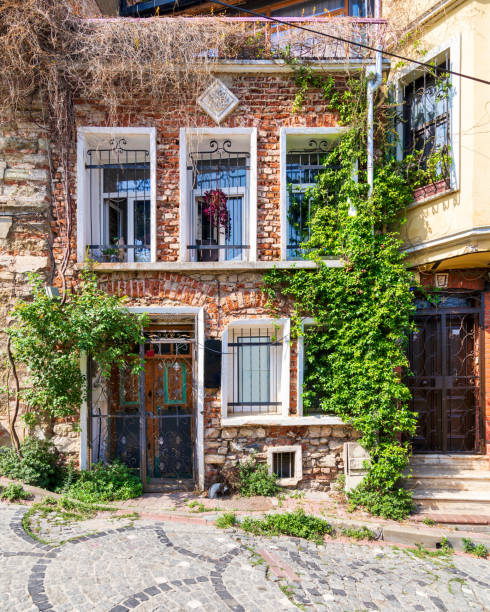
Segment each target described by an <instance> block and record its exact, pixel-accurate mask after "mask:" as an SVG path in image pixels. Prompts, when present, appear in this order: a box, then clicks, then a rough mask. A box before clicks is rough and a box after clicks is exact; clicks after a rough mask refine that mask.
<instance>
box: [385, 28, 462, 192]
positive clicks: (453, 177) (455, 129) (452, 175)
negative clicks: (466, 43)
mask: <svg viewBox="0 0 490 612" xmlns="http://www.w3.org/2000/svg"><path fill="white" fill-rule="evenodd" d="M446 53H448V54H449V69H450V70H452V71H453V72H461V34H456V35H455V36H453V37H452V38H450V39H449V40H446V41H445V42H443V43H442V44H440V45H437V47H433V48H432V49H431V50H430V51H429V52H428V53H427V54H426V55H424V57H423V61H424V63H428V62H431V61H433V60H435V61H436V63H437V61H438V60H442V59H443V58H444V56H445V54H446ZM423 70H424V67H423V66H419V65H418V64H415V63H411V64H409V65H408V66H407V67H406V68H404V69H403V70H401V71H400V74H399V75H398V77H397V79H396V81H395V95H396V104H397V107H398V112H399V113H402V112H403V103H404V95H403V89H404V87H405V86H406V85H408V84H409V83H411V82H412V81H414V80H415V79H416V78H417V77H419V76H421V75H422V74H423ZM460 92H461V77H459V76H457V75H455V74H451V89H450V111H449V143H450V146H451V158H452V163H451V168H450V172H449V185H450V190H451V191H454V190H456V189H458V185H459V182H460V156H461V150H460V124H461V123H460V117H461V95H460ZM397 131H398V142H397V149H396V155H397V158H398V159H399V160H402V159H403V146H404V143H403V138H404V134H403V124H402V123H401V122H400V123H399V124H398V126H397ZM441 195H442V194H437V195H436V196H435V197H440V196H441Z"/></svg>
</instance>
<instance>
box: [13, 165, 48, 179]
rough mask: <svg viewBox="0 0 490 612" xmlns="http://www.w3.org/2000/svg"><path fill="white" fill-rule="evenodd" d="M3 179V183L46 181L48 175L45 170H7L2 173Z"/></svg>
mask: <svg viewBox="0 0 490 612" xmlns="http://www.w3.org/2000/svg"><path fill="white" fill-rule="evenodd" d="M3 179H4V180H5V181H46V180H47V179H48V175H47V172H46V170H39V169H35V168H31V169H25V168H8V169H7V170H5V172H4V173H3Z"/></svg>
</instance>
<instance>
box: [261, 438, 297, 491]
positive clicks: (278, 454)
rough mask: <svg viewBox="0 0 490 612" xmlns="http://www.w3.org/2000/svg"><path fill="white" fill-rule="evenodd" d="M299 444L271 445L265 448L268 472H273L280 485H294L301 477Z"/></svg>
mask: <svg viewBox="0 0 490 612" xmlns="http://www.w3.org/2000/svg"><path fill="white" fill-rule="evenodd" d="M301 451H302V449H301V446H300V445H299V444H298V445H295V446H273V447H271V448H268V449H267V465H268V468H269V474H275V475H276V476H277V478H278V480H277V483H278V484H279V485H281V486H287V485H296V484H297V483H298V482H299V481H300V480H301V479H302V478H303V465H302V463H303V458H302V452H301Z"/></svg>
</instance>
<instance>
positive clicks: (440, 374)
mask: <svg viewBox="0 0 490 612" xmlns="http://www.w3.org/2000/svg"><path fill="white" fill-rule="evenodd" d="M415 324H416V326H417V331H415V332H414V333H413V334H412V335H411V338H410V341H409V360H410V366H411V370H412V373H413V376H411V377H409V379H408V384H409V387H410V389H411V392H412V409H413V410H414V411H415V412H417V413H418V415H419V419H418V426H417V432H416V435H415V438H414V439H413V446H414V451H415V452H439V453H446V452H448V453H454V452H475V451H478V450H479V446H480V443H481V438H480V428H479V421H480V378H479V366H478V355H479V350H478V349H479V312H478V310H477V309H471V308H467V309H462V310H461V311H459V312H458V311H457V310H447V311H444V310H443V309H441V310H433V311H425V312H421V313H417V315H416V316H415Z"/></svg>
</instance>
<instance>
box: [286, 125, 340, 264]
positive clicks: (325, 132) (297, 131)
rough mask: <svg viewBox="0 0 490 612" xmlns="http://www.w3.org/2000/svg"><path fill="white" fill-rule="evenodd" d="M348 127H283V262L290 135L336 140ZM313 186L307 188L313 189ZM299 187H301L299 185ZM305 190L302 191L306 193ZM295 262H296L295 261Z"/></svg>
mask: <svg viewBox="0 0 490 612" xmlns="http://www.w3.org/2000/svg"><path fill="white" fill-rule="evenodd" d="M347 130H348V128H347V127H311V128H306V127H282V128H281V129H280V135H279V146H280V157H281V159H280V196H279V200H280V208H281V260H282V261H287V260H288V256H287V238H288V185H287V180H286V176H287V174H286V169H287V164H286V159H287V157H286V156H287V141H288V136H290V135H301V136H307V137H308V138H315V136H316V137H318V138H323V139H325V138H328V137H330V138H331V139H332V140H334V141H335V140H336V139H337V138H340V136H341V135H342V134H345V132H347ZM311 186H312V185H310V184H309V185H307V186H305V189H304V190H306V188H307V187H311ZM298 187H300V186H299V185H298ZM304 190H303V189H302V190H301V191H304ZM293 261H294V260H293Z"/></svg>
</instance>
